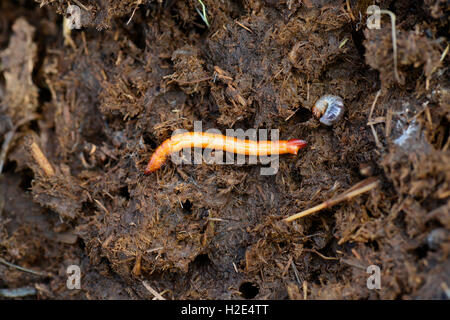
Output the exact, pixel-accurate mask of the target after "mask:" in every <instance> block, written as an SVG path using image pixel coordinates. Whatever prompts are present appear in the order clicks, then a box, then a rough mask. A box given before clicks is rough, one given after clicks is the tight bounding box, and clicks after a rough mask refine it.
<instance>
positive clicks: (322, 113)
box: [312, 94, 345, 126]
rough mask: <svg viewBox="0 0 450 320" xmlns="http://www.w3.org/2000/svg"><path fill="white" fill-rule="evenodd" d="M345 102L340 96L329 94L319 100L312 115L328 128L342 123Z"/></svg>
mask: <svg viewBox="0 0 450 320" xmlns="http://www.w3.org/2000/svg"><path fill="white" fill-rule="evenodd" d="M344 112H345V107H344V101H343V100H342V98H341V97H339V96H334V95H331V94H327V95H324V96H322V97H321V98H320V99H319V100H317V102H316V104H315V105H314V107H313V108H312V113H313V114H314V116H315V117H316V118H320V120H319V121H320V122H321V123H323V124H324V125H326V126H332V125H333V124H335V123H337V122H339V121H341V119H342V118H343V116H344Z"/></svg>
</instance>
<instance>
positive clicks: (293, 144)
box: [287, 139, 308, 154]
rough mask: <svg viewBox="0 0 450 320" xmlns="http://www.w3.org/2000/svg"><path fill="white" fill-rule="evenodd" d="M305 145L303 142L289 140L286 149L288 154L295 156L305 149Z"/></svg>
mask: <svg viewBox="0 0 450 320" xmlns="http://www.w3.org/2000/svg"><path fill="white" fill-rule="evenodd" d="M307 144H308V143H307V142H306V141H304V140H299V139H293V140H289V141H288V142H287V148H288V151H289V153H292V154H297V152H298V150H300V149H301V148H304V147H306V145H307Z"/></svg>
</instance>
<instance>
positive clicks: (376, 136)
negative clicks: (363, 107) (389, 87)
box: [367, 90, 383, 149]
mask: <svg viewBox="0 0 450 320" xmlns="http://www.w3.org/2000/svg"><path fill="white" fill-rule="evenodd" d="M380 94H381V90H378V92H377V94H376V95H375V99H373V102H372V106H371V107H370V112H369V119H368V121H367V124H368V125H369V126H370V129H371V130H372V134H373V136H374V138H375V144H376V145H377V147H378V148H380V149H381V148H382V147H383V146H382V144H381V142H380V140H378V135H377V132H376V131H375V126H374V125H373V123H372V114H373V110H374V109H375V105H376V104H377V101H378V97H379V96H380Z"/></svg>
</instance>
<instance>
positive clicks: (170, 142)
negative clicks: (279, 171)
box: [144, 132, 307, 175]
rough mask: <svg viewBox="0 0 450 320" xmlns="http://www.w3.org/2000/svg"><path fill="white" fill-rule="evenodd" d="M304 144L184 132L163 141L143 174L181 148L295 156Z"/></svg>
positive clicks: (251, 154)
mask: <svg viewBox="0 0 450 320" xmlns="http://www.w3.org/2000/svg"><path fill="white" fill-rule="evenodd" d="M306 144H307V143H306V141H303V140H299V139H293V140H288V141H287V140H278V141H253V140H242V139H237V138H235V137H228V136H224V135H221V134H216V133H207V132H186V133H181V134H176V135H174V136H172V137H171V138H169V139H167V140H166V141H164V142H163V143H162V144H161V145H160V146H159V147H158V148H157V149H156V150H155V152H154V153H153V155H152V157H151V158H150V161H149V162H148V164H147V167H146V169H145V171H144V173H145V174H147V175H148V174H150V173H151V172H153V171H156V170H158V169H159V168H161V166H162V165H163V164H164V162H165V161H166V159H167V158H168V156H169V155H170V154H171V153H173V152H178V151H180V150H182V149H183V148H192V147H201V148H210V149H215V150H223V151H226V152H232V153H238V154H245V155H250V156H259V155H271V154H284V153H292V154H297V152H298V150H299V149H301V148H303V147H305V146H306Z"/></svg>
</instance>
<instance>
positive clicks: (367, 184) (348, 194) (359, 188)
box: [283, 177, 380, 222]
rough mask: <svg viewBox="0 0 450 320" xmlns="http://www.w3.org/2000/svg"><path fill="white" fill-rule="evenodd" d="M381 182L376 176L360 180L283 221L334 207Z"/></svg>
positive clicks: (289, 220)
mask: <svg viewBox="0 0 450 320" xmlns="http://www.w3.org/2000/svg"><path fill="white" fill-rule="evenodd" d="M379 183H380V181H379V180H378V179H377V178H375V177H370V178H367V179H365V180H363V181H361V182H358V183H357V184H355V185H354V186H353V187H351V188H350V189H348V190H347V191H345V192H344V193H342V194H340V195H338V196H337V197H334V198H331V199H328V200H326V201H324V202H322V203H321V204H319V205H317V206H315V207H312V208H310V209H307V210H304V211H302V212H299V213H296V214H294V215H292V216H289V217H287V218H285V219H283V221H285V222H291V221H294V220H296V219H299V218H302V217H305V216H307V215H310V214H312V213H315V212H318V211H320V210H323V209H326V208H329V207H332V206H334V205H336V204H338V203H339V202H342V201H344V200H349V199H352V198H354V197H356V196H358V195H360V194H362V193H365V192H367V191H370V190H372V189H373V188H375V187H376V186H378V184H379Z"/></svg>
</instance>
